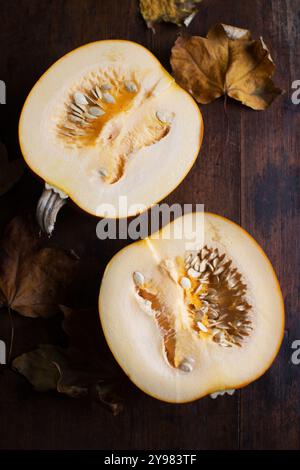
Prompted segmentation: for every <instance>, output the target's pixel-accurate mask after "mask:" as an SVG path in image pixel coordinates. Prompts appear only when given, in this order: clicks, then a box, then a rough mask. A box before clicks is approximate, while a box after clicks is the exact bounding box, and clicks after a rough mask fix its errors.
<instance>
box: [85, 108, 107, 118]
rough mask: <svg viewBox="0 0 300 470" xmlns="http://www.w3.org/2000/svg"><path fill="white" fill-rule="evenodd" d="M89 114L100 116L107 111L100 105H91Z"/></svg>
mask: <svg viewBox="0 0 300 470" xmlns="http://www.w3.org/2000/svg"><path fill="white" fill-rule="evenodd" d="M89 114H91V115H92V116H95V117H98V116H103V114H105V111H103V109H101V108H99V106H90V107H89Z"/></svg>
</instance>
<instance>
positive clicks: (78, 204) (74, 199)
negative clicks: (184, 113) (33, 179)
mask: <svg viewBox="0 0 300 470" xmlns="http://www.w3.org/2000/svg"><path fill="white" fill-rule="evenodd" d="M103 42H115V43H119V42H122V43H133V41H127V40H125V39H107V40H101V41H94V42H91V43H87V44H84V45H82V46H79V47H77V48H75V49H73V50H72V51H70V52H68V53H67V54H65V55H64V56H63V57H61V58H60V59H58V60H57V61H56V62H54V64H52V66H50V67H49V68H48V69H47V70H46V72H45V73H44V74H43V75H42V76H41V77H40V78H39V79H38V81H37V82H36V83H35V85H34V86H33V88H32V89H31V91H30V92H29V94H28V96H27V98H26V100H25V103H24V105H23V107H22V111H21V115H20V120H19V126H18V136H19V143H20V148H21V152H22V155H23V157H24V160H25V162H26V163H27V165H28V166H29V168H30V169H31V170H32V171H33V173H34V174H35V175H38V172H37V171H36V170H35V168H34V167H33V165H32V164H31V162H30V158H28V157H27V155H26V152H25V150H24V146H23V144H22V123H23V115H24V109H25V108H26V105H27V103H28V101H29V99H30V97H31V94H32V93H33V92H34V90H35V89H36V87H37V86H38V84H39V82H40V81H41V80H43V79H44V78H45V77H46V75H47V74H48V72H49V71H50V70H51V68H52V67H53V66H54V65H57V64H58V63H60V62H63V61H64V59H65V58H66V57H68V56H69V55H72V54H73V52H75V51H77V50H79V49H84V48H86V47H88V46H89V45H91V44H96V43H103ZM134 44H135V45H137V46H139V47H141V48H142V49H144V51H145V53H147V54H150V55H151V56H152V57H153V59H155V61H156V62H158V63H159V65H160V67H161V69H162V70H163V72H164V73H165V75H166V76H170V74H169V73H168V72H167V71H166V70H165V69H164V68H163V67H162V65H161V63H160V62H159V60H158V59H157V58H156V57H155V56H154V54H152V53H151V52H150V51H149V50H148V49H147V48H146V47H144V46H142V45H141V44H138V43H134ZM172 86H173V87H174V88H178V89H180V91H181V92H183V93H185V94H186V97H187V98H188V99H189V100H190V101H191V102H192V103H193V105H194V107H195V109H197V112H198V115H199V119H200V122H201V133H200V135H199V143H198V148H197V151H196V152H195V156H194V159H193V161H192V163H191V165H190V167H189V168H188V169H187V170H186V171H185V173H184V174H183V175H182V178H181V180H180V181H178V184H177V186H175V187H173V189H171V191H168V192H167V193H165V194H164V195H163V196H162V197H160V198H159V199H158V200H155V201H153V203H152V204H151V205H148V206H147V207H146V209H145V211H146V210H148V209H149V208H150V207H152V206H153V205H155V204H157V203H158V202H159V201H161V200H163V199H164V198H166V197H167V196H168V195H169V194H171V192H172V191H174V190H175V189H176V188H177V187H178V186H179V185H180V184H181V182H182V181H183V180H184V178H185V177H186V176H187V175H188V173H189V172H190V170H191V169H192V167H193V165H194V163H195V161H196V159H197V157H198V155H199V151H200V148H201V145H202V141H203V134H204V123H203V117H202V114H201V111H200V109H199V106H198V105H197V104H196V102H195V101H194V99H193V98H192V97H191V95H190V94H189V93H187V92H186V91H185V90H184V89H183V88H181V87H180V86H179V85H178V84H177V83H176V82H173V84H172ZM46 183H48V184H49V185H50V186H54V187H55V188H57V189H58V190H60V191H62V192H64V193H65V194H67V195H68V196H69V197H70V198H71V200H72V201H73V202H74V203H75V204H76V205H77V206H78V207H79V208H80V209H81V210H83V211H84V212H87V213H89V214H90V215H93V216H95V217H102V216H101V215H97V216H96V215H95V214H94V213H93V212H91V211H90V210H89V209H88V208H87V207H83V206H82V205H81V204H80V202H79V201H78V200H77V199H76V196H74V195H72V196H71V195H70V194H69V193H68V191H67V189H66V188H64V187H63V186H62V185H57V184H56V183H55V182H54V181H51V180H47V181H46ZM139 214H140V212H137V213H135V214H130V215H127V216H126V215H124V216H117V217H113V216H111V217H110V218H117V219H124V218H126V217H129V216H130V217H134V216H136V215H139Z"/></svg>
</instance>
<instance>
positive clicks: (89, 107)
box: [59, 81, 138, 140]
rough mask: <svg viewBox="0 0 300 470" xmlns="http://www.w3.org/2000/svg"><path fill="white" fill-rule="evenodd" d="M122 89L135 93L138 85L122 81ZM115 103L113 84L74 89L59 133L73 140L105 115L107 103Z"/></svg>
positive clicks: (86, 131) (82, 134)
mask: <svg viewBox="0 0 300 470" xmlns="http://www.w3.org/2000/svg"><path fill="white" fill-rule="evenodd" d="M123 87H124V90H126V91H128V92H130V93H137V91H138V86H137V85H136V83H134V82H133V81H125V82H124V83H123ZM115 103H116V98H115V96H114V94H113V85H112V84H111V83H103V84H102V85H94V86H93V87H92V88H91V89H90V90H89V91H85V92H82V91H76V92H75V93H74V94H73V96H72V98H71V102H70V103H69V104H68V106H67V120H66V121H67V122H64V123H63V124H62V125H60V126H59V135H60V136H62V137H64V138H66V137H67V138H70V139H71V140H73V139H74V138H76V137H78V136H84V135H86V134H87V133H88V130H89V129H91V128H93V123H94V122H95V120H97V119H98V118H99V117H101V116H103V115H105V112H106V111H105V108H106V107H107V105H113V104H115Z"/></svg>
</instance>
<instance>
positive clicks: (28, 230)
mask: <svg viewBox="0 0 300 470" xmlns="http://www.w3.org/2000/svg"><path fill="white" fill-rule="evenodd" d="M77 266H78V259H77V258H76V257H75V256H74V254H72V253H71V252H67V251H65V250H62V249H60V248H50V247H47V246H45V242H44V241H43V239H42V238H40V237H39V231H38V228H37V226H36V225H35V224H34V222H33V221H32V219H31V218H30V217H16V218H15V219H13V220H12V221H11V222H10V223H9V224H8V226H7V227H6V230H5V233H4V236H3V239H2V240H1V241H0V303H1V305H2V306H6V307H10V308H11V309H13V310H15V311H17V312H18V313H20V314H21V315H24V316H28V317H38V316H42V317H49V316H51V315H54V314H56V313H58V312H59V311H60V309H59V303H62V302H64V301H65V298H66V292H67V287H68V285H69V284H70V282H71V281H72V278H73V276H74V275H75V272H76V269H77Z"/></svg>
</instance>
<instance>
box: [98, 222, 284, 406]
mask: <svg viewBox="0 0 300 470" xmlns="http://www.w3.org/2000/svg"><path fill="white" fill-rule="evenodd" d="M99 312H100V318H101V323H102V327H103V330H104V334H105V337H106V339H107V342H108V345H109V346H110V349H111V351H112V353H113V355H114V356H115V358H116V360H117V361H118V363H119V364H120V366H121V367H122V368H123V369H124V371H125V372H126V374H127V375H128V376H129V378H130V379H131V380H132V381H133V382H134V383H135V384H136V385H137V386H138V387H139V388H141V389H142V390H143V391H145V392H146V393H148V394H149V395H151V396H153V397H155V398H158V399H160V400H163V401H167V402H176V403H181V402H188V401H191V400H195V399H197V398H200V397H203V396H205V395H207V394H210V393H214V392H217V391H222V390H228V389H235V388H240V387H243V386H245V385H246V384H248V383H249V382H252V381H254V380H255V379H257V378H258V377H260V376H261V375H262V374H263V373H264V372H265V371H266V370H267V369H268V368H269V367H270V365H271V364H272V362H273V360H274V358H275V356H276V354H277V353H278V350H279V347H280V344H281V341H282V337H283V331H284V305H283V299H282V294H281V290H280V286H279V284H278V280H277V278H276V274H275V272H274V270H273V268H272V266H271V263H270V261H269V260H268V258H267V257H266V255H265V254H264V252H263V250H262V249H261V248H260V246H259V245H258V244H257V243H256V242H255V240H254V239H253V238H252V237H251V236H250V235H249V234H248V233H247V232H246V231H245V230H243V229H242V228H241V227H239V226H238V225H236V224H235V223H233V222H231V221H229V220H228V219H225V218H223V217H220V216H217V215H215V214H210V213H205V214H203V213H193V214H188V215H185V216H183V217H181V218H178V219H176V220H175V221H174V222H172V223H171V224H170V225H167V226H166V227H164V228H163V229H162V230H161V231H160V232H158V233H156V234H154V235H152V236H151V237H150V238H148V239H145V240H142V241H139V242H136V243H133V244H132V245H130V246H128V247H126V248H124V249H123V250H121V251H120V252H119V253H117V254H116V255H115V256H114V258H113V259H112V260H111V261H110V263H109V265H108V266H107V268H106V271H105V274H104V277H103V279H102V284H101V290H100V297H99Z"/></svg>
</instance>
